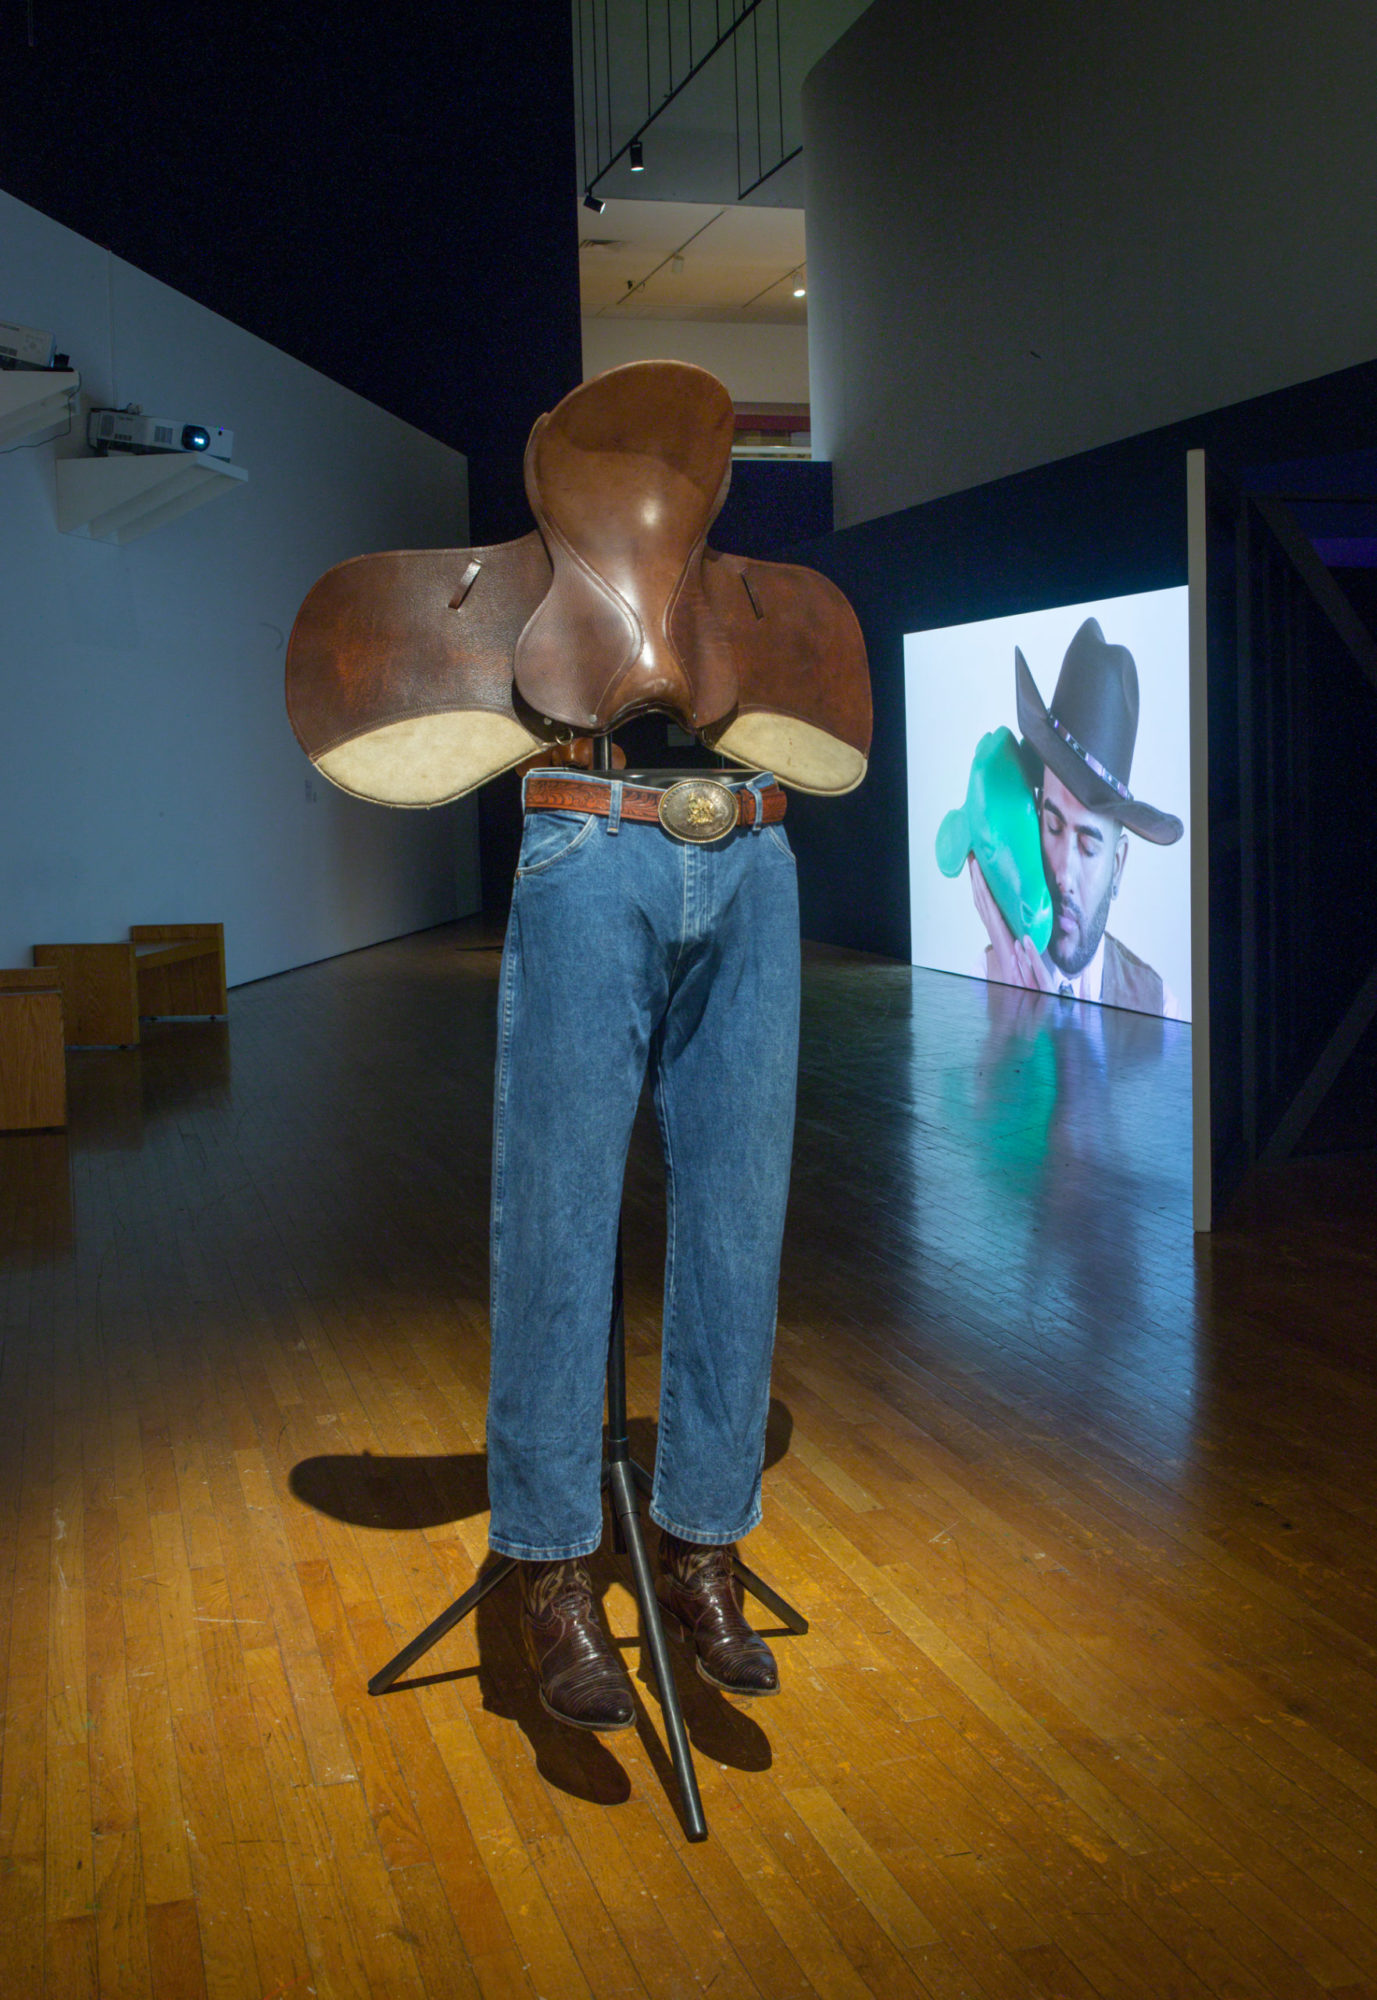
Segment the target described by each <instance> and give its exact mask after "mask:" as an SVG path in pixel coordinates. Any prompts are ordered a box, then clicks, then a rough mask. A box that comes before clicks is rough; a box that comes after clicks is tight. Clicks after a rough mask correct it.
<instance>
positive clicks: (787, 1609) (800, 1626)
mask: <svg viewBox="0 0 1377 2000" xmlns="http://www.w3.org/2000/svg"><path fill="white" fill-rule="evenodd" d="M630 1463H631V1477H632V1478H633V1479H634V1480H635V1482H636V1485H637V1487H638V1488H639V1490H640V1491H641V1492H642V1493H645V1494H649V1492H650V1490H651V1485H652V1481H651V1477H650V1474H649V1473H648V1472H647V1471H646V1469H645V1467H644V1466H643V1465H638V1464H637V1462H636V1460H635V1459H634V1458H633V1459H632V1460H631V1461H630ZM612 1531H613V1534H614V1535H615V1534H616V1532H617V1523H616V1517H615V1515H614V1517H613V1523H612ZM616 1548H617V1553H618V1555H620V1554H621V1552H622V1551H621V1544H620V1542H618V1543H617V1544H616ZM732 1568H733V1569H734V1570H735V1572H736V1578H737V1581H738V1583H740V1585H741V1587H742V1589H743V1590H749V1592H750V1593H751V1596H752V1597H755V1598H758V1599H759V1600H760V1602H761V1603H762V1604H763V1605H764V1606H765V1609H766V1610H767V1611H773V1612H774V1614H775V1617H776V1618H778V1620H779V1621H780V1623H781V1624H782V1625H785V1626H787V1627H788V1629H789V1630H790V1631H791V1632H806V1631H807V1630H808V1620H807V1619H806V1618H805V1617H804V1615H803V1613H802V1612H801V1611H795V1609H794V1607H793V1605H792V1604H789V1603H787V1602H786V1600H785V1599H784V1598H782V1597H781V1596H780V1594H779V1592H778V1591H777V1590H772V1589H771V1588H770V1586H769V1584H768V1583H766V1581H765V1579H764V1578H763V1577H760V1576H757V1575H756V1573H755V1571H754V1570H753V1569H749V1568H748V1567H747V1565H746V1564H745V1563H743V1562H742V1560H741V1558H740V1556H736V1557H735V1558H734V1559H733V1562H732Z"/></svg>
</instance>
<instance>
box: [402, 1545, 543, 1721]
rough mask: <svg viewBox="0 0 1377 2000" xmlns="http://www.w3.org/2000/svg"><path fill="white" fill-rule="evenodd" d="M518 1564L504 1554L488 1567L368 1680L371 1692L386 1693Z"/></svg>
mask: <svg viewBox="0 0 1377 2000" xmlns="http://www.w3.org/2000/svg"><path fill="white" fill-rule="evenodd" d="M515 1568H516V1564H515V1563H514V1562H513V1561H512V1559H511V1557H510V1556H504V1557H503V1558H502V1560H501V1562H496V1563H494V1564H493V1566H492V1568H491V1569H485V1570H484V1571H483V1573H482V1575H481V1576H480V1577H479V1578H478V1580H477V1582H476V1583H471V1584H470V1585H469V1587H468V1589H467V1590H466V1591H465V1592H464V1594H463V1596H462V1597H457V1598H456V1599H455V1600H454V1602H453V1604H451V1605H450V1607H449V1609H448V1611H442V1612H441V1613H440V1616H439V1617H438V1618H436V1619H434V1620H433V1621H432V1622H431V1623H430V1624H429V1625H427V1626H426V1629H425V1631H424V1632H420V1633H418V1634H417V1636H416V1637H415V1638H414V1639H413V1640H412V1641H411V1643H410V1644H409V1645H407V1646H403V1647H402V1650H401V1652H400V1653H398V1655H397V1657H396V1659H395V1660H389V1661H388V1663H387V1665H386V1666H385V1667H383V1668H382V1669H381V1670H380V1671H379V1672H378V1673H376V1674H374V1676H373V1678H372V1680H371V1681H370V1682H369V1683H368V1692H369V1693H370V1694H386V1693H387V1690H388V1689H389V1688H390V1687H391V1685H392V1683H393V1682H394V1681H396V1680H400V1679H401V1677H402V1675H403V1674H404V1673H405V1672H406V1670H407V1668H408V1667H413V1666H415V1664H416V1662H417V1660H419V1659H420V1657H421V1655H422V1653H428V1652H429V1651H430V1649H431V1647H432V1646H434V1645H436V1644H437V1643H438V1642H439V1641H440V1640H441V1639H443V1638H444V1636H445V1634H446V1632H449V1631H452V1630H453V1628H454V1627H455V1626H456V1625H457V1624H458V1623H459V1620H460V1619H461V1618H467V1617H468V1615H469V1613H470V1611H472V1609H473V1607H474V1605H475V1604H477V1603H478V1602H479V1600H480V1599H481V1598H484V1597H486V1596H487V1594H488V1592H489V1591H490V1590H495V1589H496V1588H497V1586H498V1584H499V1583H501V1581H502V1579H503V1577H504V1576H507V1575H509V1574H510V1572H511V1571H512V1570H514V1569H515Z"/></svg>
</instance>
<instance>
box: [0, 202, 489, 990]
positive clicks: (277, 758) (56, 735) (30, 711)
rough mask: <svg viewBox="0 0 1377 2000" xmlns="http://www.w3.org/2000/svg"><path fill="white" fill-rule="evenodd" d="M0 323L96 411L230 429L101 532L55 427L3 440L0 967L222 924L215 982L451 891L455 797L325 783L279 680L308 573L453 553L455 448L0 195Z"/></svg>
mask: <svg viewBox="0 0 1377 2000" xmlns="http://www.w3.org/2000/svg"><path fill="white" fill-rule="evenodd" d="M0 318H3V319H7V320H12V321H17V322H19V323H20V324H23V325H28V326H36V327H41V328H44V329H51V330H52V331H53V332H54V333H55V334H56V336H57V344H58V347H59V348H60V349H62V350H65V351H66V352H68V353H70V355H71V358H72V362H73V365H74V366H75V367H76V368H78V369H79V370H80V371H81V375H82V380H83V387H84V390H85V392H86V393H87V394H88V395H89V396H90V397H92V398H93V399H94V400H95V401H96V402H97V403H99V404H101V405H111V406H122V405H124V404H127V403H139V404H142V405H143V407H144V409H145V410H146V411H148V412H149V413H150V414H156V415H166V416H172V417H175V418H180V419H183V420H187V421H193V422H198V423H206V424H218V425H225V426H227V427H229V428H230V429H232V430H233V432H234V458H235V461H236V462H238V463H240V464H242V465H243V466H244V467H246V468H247V470H248V473H249V477H248V479H247V481H244V482H234V483H233V490H230V491H227V492H226V493H225V494H224V495H223V496H222V497H217V498H215V499H214V500H212V501H211V502H209V503H208V504H206V505H204V506H201V507H198V508H197V509H196V510H195V511H194V512H192V513H189V514H185V515H183V516H182V517H181V518H180V519H177V520H174V521H171V522H169V523H168V524H167V525H166V526H165V527H162V528H158V529H155V530H154V531H153V532H151V533H149V534H147V535H145V536H144V537H143V538H142V539H141V540H139V541H137V542H133V543H131V544H130V545H129V546H127V547H119V546H116V545H114V544H112V543H107V542H101V541H93V540H90V539H87V538H85V537H83V536H79V535H72V534H61V533H59V531H58V527H57V509H56V494H55V484H56V474H55V460H56V456H57V455H58V454H60V453H69V452H72V451H75V450H77V449H78V448H81V449H84V446H80V445H79V440H78V439H77V438H76V437H75V436H74V437H72V438H69V439H67V440H64V441H61V442H59V443H57V444H56V445H54V444H40V445H37V446H32V447H25V448H20V449H18V450H13V451H10V452H8V453H5V454H0V964H4V965H26V964H28V962H29V950H30V947H31V946H32V945H33V944H35V943H40V942H41V943H62V942H100V941H105V940H111V939H115V938H120V937H124V936H127V934H128V929H129V926H130V924H131V923H168V922H195V921H223V923H224V925H225V938H226V947H227V952H228V957H229V974H230V979H231V982H238V981H243V980H246V979H256V978H260V977H262V976H263V975H264V974H267V973H271V972H278V971H282V970H284V969H285V968H287V967H289V966H293V965H300V964H304V963H308V962H309V961H311V960H314V959H319V958H325V957H329V956H330V955H332V954H333V953H336V952H341V951H348V950H351V949H354V948H355V947H357V946H359V945H364V944H370V943H373V942H376V941H377V940H379V939H381V938H386V937H393V936H397V935H399V934H401V933H404V932H407V931H411V930H416V929H419V928H421V927H423V926H425V925H428V924H434V923H439V922H442V921H444V920H445V919H447V918H450V917H453V916H454V915H456V914H462V913H465V912H467V911H470V910H473V909H475V908H476V907H477V904H478V877H477V846H476V830H475V816H474V811H473V806H472V802H468V803H465V804H462V805H460V806H458V807H453V808H444V809H441V810H439V811H436V812H431V813H425V812H419V813H404V812H395V811H392V812H390V811H387V810H385V809H384V808H381V807H376V806H370V805H366V804H363V803H362V802H360V801H357V800H354V799H349V798H346V797H344V795H343V794H341V793H338V792H336V791H334V790H333V788H332V787H331V786H329V785H328V784H326V783H325V782H324V781H323V780H322V779H320V778H319V777H318V776H317V775H316V774H315V773H314V771H313V770H312V768H311V766H310V764H309V763H308V762H307V760H306V759H305V757H304V756H303V755H302V753H301V751H300V749H299V748H298V747H297V744H296V742H295V739H294V738H293V736H292V733H291V730H290V728H289V726H288V723H287V719H286V713H285V709H284V705H283V692H282V686H283V661H284V652H285V646H286V640H287V634H288V632H289V631H290V628H291V624H292V620H293V618H294V616H295V614H296V610H297V607H298V606H299V604H300V603H301V600H302V598H303V597H304V596H305V594H306V592H307V590H308V589H309V588H310V586H311V584H312V583H313V582H314V581H315V579H316V578H317V577H318V576H319V575H320V574H321V573H322V572H323V571H324V570H326V569H328V568H329V567H330V566H331V565H332V564H334V563H337V562H340V561H342V560H343V559H344V558H345V557H347V556H351V555H356V554H360V553H362V552H364V551H367V550H372V549H383V548H398V547H427V546H454V545H462V544H463V542H464V541H465V540H466V525H467V499H466V481H465V465H464V460H463V458H462V457H461V456H460V455H459V454H458V453H457V452H454V451H452V450H450V449H448V448H447V447H446V446H444V445H441V444H437V443H436V442H435V441H434V440H433V439H431V438H428V437H425V436H423V435H422V434H421V433H420V432H419V431H416V430H414V429H412V428H411V427H410V426H409V425H407V424H404V423H402V422H400V421H399V420H398V419H397V418H395V417H392V416H389V415H387V414H386V413H385V412H384V411H382V410H380V409H378V408H376V407H375V406H374V405H373V404H370V403H367V402H365V401H363V399H362V398H361V397H358V396H356V395H354V394H352V393H351V392H350V391H348V390H345V389H342V388H340V387H339V386H338V385H337V384H335V383H333V382H330V381H327V380H326V378H325V377H324V376H321V375H318V374H316V373H314V372H313V371H312V370H311V369H309V368H306V367H304V366H302V365H301V364H300V363H299V362H296V361H293V360H291V359H290V358H289V357H288V356H286V355H284V354H282V353H280V352H279V351H278V350H277V349H275V348H273V347H270V346H269V345H267V343H266V342H264V341H262V340H258V339H256V338H254V337H253V336H252V335H251V334H247V333H245V332H244V331H243V330H242V329H241V328H239V327H236V326H234V325H232V324H231V323H230V322H229V321H228V320H225V319H221V318H220V317H218V316H217V315H216V314H214V313H211V312H208V311H206V310H205V308H204V307H201V306H199V305H197V304H195V303H194V302H193V301H192V300H190V299H188V298H186V297H184V296H182V295H181V294H180V293H177V292H174V291H172V290H170V289H169V288H168V287H167V286H165V285H161V284H158V283H157V282H156V281H155V280H153V279H151V278H149V277H147V276H145V275H144V273H142V272H140V271H137V270H135V269H134V268H133V267H132V266H131V265H128V264H125V263H122V262H121V261H120V260H119V259H118V258H115V257H112V256H110V255H109V253H108V252H106V251H104V250H102V249H101V248H99V246H97V245H96V244H94V243H90V242H88V241H86V240H85V239H84V238H82V237H80V236H77V235H75V234H74V233H73V232H72V231H70V230H67V229H64V228H62V227H60V226H59V225H58V224H57V223H54V222H52V221H50V220H49V219H48V218H47V217H45V216H43V215H40V214H39V213H38V212H37V211H36V210H34V209H31V208H28V207H26V206H24V205H23V204H22V203H20V202H17V201H14V200H12V199H10V198H9V197H8V196H6V195H3V194H0Z"/></svg>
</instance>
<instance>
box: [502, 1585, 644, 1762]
mask: <svg viewBox="0 0 1377 2000" xmlns="http://www.w3.org/2000/svg"><path fill="white" fill-rule="evenodd" d="M518 1569H519V1571H520V1575H521V1632H522V1638H523V1640H524V1642H525V1646H526V1654H527V1657H528V1659H529V1660H530V1662H531V1665H532V1666H533V1667H534V1668H535V1671H536V1678H537V1681H538V1683H539V1687H540V1705H541V1707H542V1708H543V1709H544V1710H545V1712H546V1714H547V1715H552V1716H553V1717H554V1718H555V1720H556V1722H569V1723H572V1724H573V1725H574V1727H575V1728H577V1729H605V1730H608V1729H629V1728H630V1727H631V1725H632V1723H633V1722H634V1721H635V1719H636V1708H635V1703H634V1702H633V1700H632V1698H631V1682H630V1680H629V1679H628V1678H627V1672H626V1669H625V1667H624V1666H623V1665H622V1663H621V1659H620V1657H619V1656H618V1654H617V1652H616V1650H615V1648H614V1647H613V1645H612V1642H611V1640H610V1639H609V1638H608V1636H607V1633H606V1632H605V1631H604V1629H603V1624H602V1620H601V1619H600V1618H599V1616H598V1612H597V1607H596V1605H595V1604H594V1602H593V1586H592V1582H591V1581H590V1579H589V1575H588V1570H587V1567H586V1565H585V1564H584V1563H582V1562H580V1561H579V1560H577V1559H574V1560H572V1561H567V1562H523V1563H520V1564H518Z"/></svg>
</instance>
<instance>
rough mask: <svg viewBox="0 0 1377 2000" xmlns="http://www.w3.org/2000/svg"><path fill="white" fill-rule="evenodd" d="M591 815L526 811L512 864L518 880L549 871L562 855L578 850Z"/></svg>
mask: <svg viewBox="0 0 1377 2000" xmlns="http://www.w3.org/2000/svg"><path fill="white" fill-rule="evenodd" d="M594 818H595V815H594V814H593V813H571V812H530V813H527V815H526V822H525V825H524V826H523V827H522V829H521V854H520V857H519V859H518V861H517V864H516V872H517V876H518V878H519V877H521V876H523V875H539V874H542V873H543V872H544V870H545V869H547V868H553V867H554V865H555V863H556V862H557V861H562V860H563V859H564V857H565V855H566V854H572V853H573V852H574V849H575V848H576V847H581V846H582V845H583V842H584V841H585V840H586V839H587V838H588V835H589V833H590V832H591V831H592V827H593V820H594Z"/></svg>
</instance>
